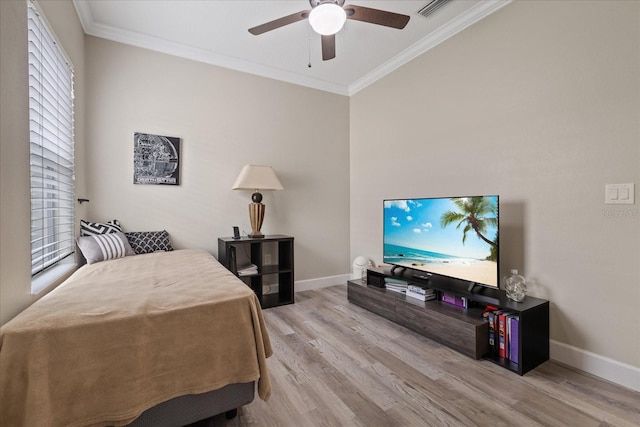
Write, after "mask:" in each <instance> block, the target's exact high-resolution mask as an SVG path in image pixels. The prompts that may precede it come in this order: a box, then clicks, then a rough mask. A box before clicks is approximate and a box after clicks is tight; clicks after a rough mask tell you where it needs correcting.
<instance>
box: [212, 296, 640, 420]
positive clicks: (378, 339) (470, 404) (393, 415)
mask: <svg viewBox="0 0 640 427" xmlns="http://www.w3.org/2000/svg"><path fill="white" fill-rule="evenodd" d="M264 315H265V319H266V322H267V326H268V328H269V334H270V337H271V343H272V346H273V350H274V355H273V356H272V357H270V358H269V359H268V364H269V369H270V374H271V382H272V386H273V389H272V395H271V398H270V399H269V401H268V402H263V401H262V400H260V399H259V398H258V397H257V396H256V400H254V401H253V402H252V403H251V404H250V405H247V406H245V407H243V408H241V409H240V410H239V411H238V416H237V417H236V418H235V419H233V420H229V421H227V420H225V418H224V416H218V417H216V418H215V419H213V420H209V422H208V423H205V424H204V425H207V426H216V427H217V426H228V427H236V426H237V427H242V426H279V427H285V426H292V427H300V426H305V427H306V426H367V427H373V426H541V425H542V426H580V427H582V426H640V393H638V392H634V391H631V390H629V389H626V388H623V387H620V386H617V385H615V384H612V383H610V382H607V381H604V380H601V379H598V378H596V377H593V376H591V375H588V374H585V373H583V372H580V371H577V370H574V369H571V368H568V367H566V366H563V365H561V364H559V363H556V362H547V363H545V364H543V365H541V366H540V367H538V368H536V369H534V370H533V371H531V372H529V373H527V374H526V375H524V376H522V377H521V376H519V375H517V374H515V373H512V372H510V371H507V370H505V369H503V368H501V367H499V366H497V365H495V364H493V363H491V362H488V361H483V360H480V361H477V360H473V359H471V358H469V357H467V356H464V355H461V354H459V353H457V352H455V351H453V350H450V349H448V348H446V347H444V346H442V345H440V344H438V343H436V342H434V341H432V340H429V339H427V338H424V337H422V336H420V335H418V334H416V333H414V332H411V331H409V330H408V329H405V328H403V327H402V326H399V325H396V324H394V323H392V322H390V321H388V320H386V319H383V318H382V317H379V316H377V315H375V314H373V313H370V312H368V311H367V310H365V309H362V308H360V307H358V306H356V305H354V304H351V303H349V302H348V301H347V292H346V286H345V285H340V286H332V287H329V288H324V289H320V290H314V291H306V292H300V293H297V294H296V303H295V304H293V305H288V306H283V307H277V308H270V309H266V310H264Z"/></svg>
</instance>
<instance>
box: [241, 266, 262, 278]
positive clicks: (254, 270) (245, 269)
mask: <svg viewBox="0 0 640 427" xmlns="http://www.w3.org/2000/svg"><path fill="white" fill-rule="evenodd" d="M254 274H258V266H257V265H255V264H246V265H243V266H238V276H253V275H254Z"/></svg>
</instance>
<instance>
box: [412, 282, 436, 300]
mask: <svg viewBox="0 0 640 427" xmlns="http://www.w3.org/2000/svg"><path fill="white" fill-rule="evenodd" d="M407 296H408V297H411V298H416V299H419V300H420V301H431V300H434V299H436V291H434V290H433V289H428V288H423V287H420V286H415V285H408V286H407Z"/></svg>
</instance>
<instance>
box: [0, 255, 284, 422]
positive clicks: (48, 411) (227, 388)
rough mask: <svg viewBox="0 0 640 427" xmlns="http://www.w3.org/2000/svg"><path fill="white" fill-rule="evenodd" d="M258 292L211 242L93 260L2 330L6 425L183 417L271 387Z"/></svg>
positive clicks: (0, 375)
mask: <svg viewBox="0 0 640 427" xmlns="http://www.w3.org/2000/svg"><path fill="white" fill-rule="evenodd" d="M271 353H272V350H271V343H270V340H269V335H268V332H267V330H266V326H265V323H264V318H263V316H262V311H261V309H260V304H259V302H258V299H257V297H256V295H255V294H254V293H253V291H251V289H250V288H249V287H247V286H246V285H244V284H243V283H242V282H241V281H240V280H239V279H237V278H236V277H235V276H234V275H233V274H231V273H230V272H229V271H228V270H226V269H225V268H224V267H223V266H222V265H221V264H219V263H218V262H217V261H216V259H215V258H213V256H211V255H210V254H209V253H208V252H206V251H203V250H176V251H172V252H157V253H150V254H145V255H135V256H126V257H123V258H119V259H113V260H109V261H103V262H99V263H94V264H91V265H85V266H83V267H82V268H80V269H78V271H76V272H75V273H74V274H73V275H72V276H71V277H70V278H69V279H68V280H66V281H65V282H64V283H63V284H62V285H60V286H59V287H58V288H57V289H55V290H54V291H52V292H51V293H49V294H48V295H46V296H45V297H43V298H42V299H40V300H39V301H37V302H35V303H34V304H32V305H31V306H30V307H28V308H27V309H26V310H24V311H23V312H22V313H20V314H19V315H18V316H16V317H15V318H14V319H12V320H11V321H9V322H8V323H6V324H5V325H4V326H2V328H0V425H2V426H4V427H10V426H36V425H37V426H42V427H46V426H51V427H55V426H69V427H73V426H123V425H128V424H131V423H132V424H131V425H134V426H136V425H137V426H144V425H149V426H154V427H159V426H161V425H174V426H179V425H185V424H188V423H191V422H195V421H197V420H199V419H203V418H208V417H210V416H213V415H216V414H218V413H222V412H227V411H233V409H235V408H237V407H238V406H240V405H242V404H245V403H248V402H250V401H251V400H253V394H254V384H256V383H257V384H256V385H257V391H258V395H259V397H260V398H262V399H263V400H267V399H268V398H269V395H270V392H271V385H270V380H269V374H268V370H267V364H266V358H268V357H269V356H270V355H271Z"/></svg>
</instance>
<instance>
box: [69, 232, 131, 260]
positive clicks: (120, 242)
mask: <svg viewBox="0 0 640 427" xmlns="http://www.w3.org/2000/svg"><path fill="white" fill-rule="evenodd" d="M77 243H78V247H79V248H80V250H81V251H82V255H84V257H85V258H86V260H87V264H93V263H94V262H100V261H106V260H108V259H116V258H122V257H125V256H129V255H135V252H133V249H131V246H130V245H129V241H128V240H127V238H126V237H125V236H124V233H122V232H120V231H116V232H115V233H109V234H96V235H95V236H80V237H78V239H77Z"/></svg>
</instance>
